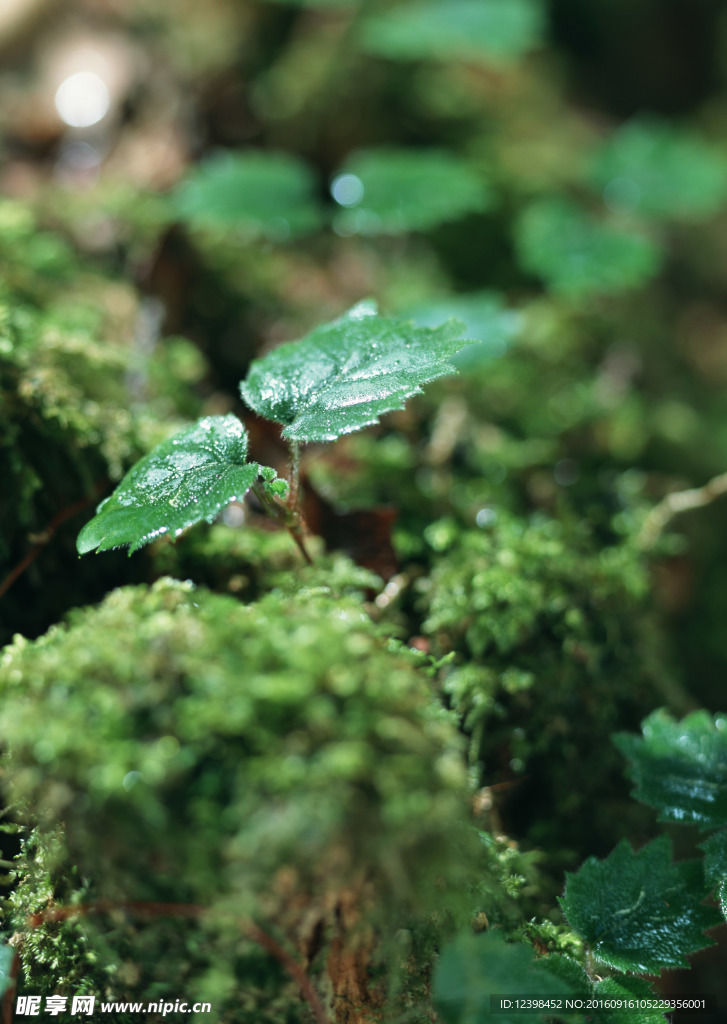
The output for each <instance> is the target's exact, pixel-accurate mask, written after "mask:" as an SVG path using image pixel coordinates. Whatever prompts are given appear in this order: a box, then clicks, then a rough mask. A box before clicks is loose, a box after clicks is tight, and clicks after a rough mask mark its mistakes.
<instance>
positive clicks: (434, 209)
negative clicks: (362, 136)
mask: <svg viewBox="0 0 727 1024" xmlns="http://www.w3.org/2000/svg"><path fill="white" fill-rule="evenodd" d="M331 194H332V195H333V198H334V199H335V200H336V201H337V202H338V203H339V204H340V205H342V206H344V207H346V208H345V209H343V210H341V211H340V212H339V213H338V214H337V215H336V219H335V221H334V227H335V229H336V231H337V232H338V233H339V234H342V235H353V234H361V235H400V234H405V233H406V232H408V231H427V230H428V229H429V228H433V227H436V226H437V225H438V224H442V223H444V222H445V221H450V220H456V219H457V218H459V217H462V216H464V215H465V214H468V213H475V212H478V211H481V210H486V209H487V208H488V207H489V206H490V205H491V193H490V189H489V188H488V186H487V184H486V182H485V181H484V180H483V179H482V177H481V176H480V175H479V174H477V173H476V172H475V171H474V170H473V169H472V168H471V167H470V165H469V164H467V163H465V162H464V161H463V160H459V159H458V158H457V157H455V156H452V155H451V154H449V153H446V152H443V151H440V150H435V149H424V150H419V151H417V150H411V149H385V148H381V149H371V150H362V151H360V152H358V153H354V154H353V155H352V156H350V157H349V158H348V160H347V161H346V163H345V165H344V166H343V167H342V168H341V170H340V171H339V172H338V174H337V175H336V177H335V178H334V179H333V183H332V185H331Z"/></svg>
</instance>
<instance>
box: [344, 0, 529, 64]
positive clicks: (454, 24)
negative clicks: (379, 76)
mask: <svg viewBox="0 0 727 1024" xmlns="http://www.w3.org/2000/svg"><path fill="white" fill-rule="evenodd" d="M544 20H545V19H544V14H543V8H542V5H541V4H540V2H539V0H423V2H419V3H408V4H402V5H400V6H397V7H393V8H392V9H391V10H385V11H382V12H380V13H377V14H375V15H371V16H370V17H369V18H367V19H366V21H365V22H364V24H363V29H362V36H361V42H362V45H363V46H364V48H365V49H367V50H368V51H369V52H370V53H375V54H377V55H379V56H382V57H388V58H390V59H392V60H421V59H424V60H426V59H434V60H437V59H439V60H447V59H450V58H454V59H469V60H473V61H478V62H482V63H491V62H496V63H502V62H507V61H512V60H515V59H517V58H518V57H521V56H522V55H523V54H524V53H527V51H528V50H531V49H532V48H533V47H534V46H537V45H538V43H539V42H540V40H541V38H542V33H543V27H544Z"/></svg>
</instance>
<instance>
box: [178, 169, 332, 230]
mask: <svg viewBox="0 0 727 1024" xmlns="http://www.w3.org/2000/svg"><path fill="white" fill-rule="evenodd" d="M314 189H315V182H314V178H313V175H312V173H311V171H310V169H309V168H308V166H307V165H306V164H305V163H303V162H302V161H301V160H298V159H296V158H295V157H293V156H290V155H288V154H287V153H274V152H265V153H263V152H256V151H254V150H248V151H247V152H244V153H217V154H215V155H214V156H211V157H209V158H208V159H207V160H205V161H203V162H202V163H201V164H200V165H199V166H198V167H197V168H196V170H195V171H194V172H193V173H192V175H191V176H190V177H189V178H187V180H186V181H184V182H183V183H182V184H181V186H180V187H179V189H178V191H177V193H176V195H175V196H174V198H173V204H174V208H175V210H176V213H177V215H178V216H179V217H181V218H182V219H183V220H185V221H188V222H190V223H192V224H196V225H199V226H205V225H209V226H217V227H223V228H230V229H236V230H238V231H242V232H243V233H245V234H247V235H248V236H250V237H251V238H258V237H264V238H268V239H270V240H271V241H285V240H286V239H287V238H298V237H300V236H301V235H305V234H307V233H309V232H311V231H315V230H316V229H317V228H318V227H319V226H320V223H321V212H320V209H319V207H318V204H317V202H316V200H315V197H314Z"/></svg>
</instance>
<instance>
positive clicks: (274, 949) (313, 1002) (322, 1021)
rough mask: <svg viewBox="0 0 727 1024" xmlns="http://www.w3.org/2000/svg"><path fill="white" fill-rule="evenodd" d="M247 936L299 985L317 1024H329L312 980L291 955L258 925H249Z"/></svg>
mask: <svg viewBox="0 0 727 1024" xmlns="http://www.w3.org/2000/svg"><path fill="white" fill-rule="evenodd" d="M245 934H246V935H247V936H248V938H250V939H252V940H253V941H254V942H257V944H258V945H259V946H262V948H263V949H265V950H267V952H268V953H270V955H271V956H274V957H275V959H276V960H277V961H278V963H280V964H281V965H282V966H283V967H284V968H285V969H286V971H287V972H288V974H289V975H290V976H291V978H293V979H294V980H295V981H296V982H297V983H298V987H299V988H300V991H301V993H302V995H303V998H304V999H305V1001H306V1002H307V1003H308V1006H309V1007H310V1009H311V1012H312V1014H313V1017H314V1018H315V1021H316V1024H329V1019H328V1014H327V1013H326V1011H325V1009H324V1007H323V1003H322V1002H321V1000H320V997H319V996H318V993H317V992H316V990H315V989H314V988H313V985H312V984H311V980H310V978H309V977H308V975H307V974H306V973H305V971H304V970H303V968H302V967H301V966H300V964H299V963H298V962H297V961H296V960H294V959H293V957H292V956H291V955H290V953H288V952H287V951H286V950H285V949H283V947H282V946H281V945H279V944H278V943H277V942H276V941H275V939H274V938H273V937H272V935H268V934H267V932H264V931H263V930H262V929H261V928H258V927H257V926H256V925H249V926H248V927H247V928H246V929H245Z"/></svg>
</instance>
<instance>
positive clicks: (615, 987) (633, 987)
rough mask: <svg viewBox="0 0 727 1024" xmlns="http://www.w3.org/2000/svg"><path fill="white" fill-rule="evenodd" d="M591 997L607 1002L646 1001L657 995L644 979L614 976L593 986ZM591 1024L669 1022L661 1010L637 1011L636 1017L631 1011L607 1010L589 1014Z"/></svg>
mask: <svg viewBox="0 0 727 1024" xmlns="http://www.w3.org/2000/svg"><path fill="white" fill-rule="evenodd" d="M592 995H593V996H594V997H595V998H598V999H604V1000H608V1001H614V1002H615V1001H618V1000H630V999H648V1000H655V999H658V998H659V994H658V993H657V992H654V989H653V987H652V986H651V985H650V984H649V982H648V981H646V980H645V979H644V978H633V977H627V976H626V975H624V974H618V975H614V976H613V977H611V978H604V979H603V980H602V981H599V982H596V984H595V985H594V986H593V991H592ZM588 1019H589V1020H590V1021H592V1022H593V1024H634V1022H635V1021H637V1020H638V1024H663V1022H664V1021H669V1017H666V1016H665V1015H664V1013H662V1011H661V1010H645V1009H639V1010H638V1017H637V1016H636V1013H635V1012H634V1010H633V1009H628V1008H627V1007H626V1008H624V1009H619V1008H608V1009H605V1010H597V1011H595V1012H593V1013H592V1014H589V1018H588Z"/></svg>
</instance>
